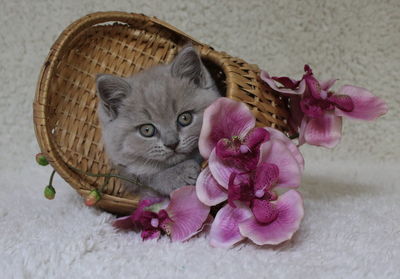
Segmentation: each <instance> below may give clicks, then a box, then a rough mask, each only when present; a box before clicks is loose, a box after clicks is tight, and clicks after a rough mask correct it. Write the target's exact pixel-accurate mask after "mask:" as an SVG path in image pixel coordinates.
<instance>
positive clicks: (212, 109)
mask: <svg viewBox="0 0 400 279" xmlns="http://www.w3.org/2000/svg"><path fill="white" fill-rule="evenodd" d="M255 124H256V119H255V118H254V116H253V114H252V113H251V111H250V110H249V108H248V107H247V106H246V105H245V104H244V103H242V102H237V101H234V100H231V99H229V98H219V99H217V100H216V101H215V102H214V103H212V104H211V105H210V106H209V107H208V108H207V109H206V110H205V111H204V116H203V126H202V127H201V133H200V138H199V150H200V154H201V155H202V156H203V157H204V158H205V159H208V157H209V156H210V153H211V151H212V150H213V149H214V147H215V145H216V144H217V142H218V141H219V140H220V139H222V138H227V139H230V138H232V136H239V137H241V138H243V137H244V136H245V135H246V134H247V133H248V132H249V131H250V130H251V129H252V128H253V127H254V126H255Z"/></svg>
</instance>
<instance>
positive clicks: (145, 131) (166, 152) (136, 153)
mask: <svg viewBox="0 0 400 279" xmlns="http://www.w3.org/2000/svg"><path fill="white" fill-rule="evenodd" d="M96 86H97V92H98V96H99V97H100V102H99V107H98V113H99V118H100V122H101V125H102V131H103V142H104V145H105V150H106V152H107V154H108V156H109V158H110V159H111V161H112V163H113V164H114V165H115V166H116V168H117V169H118V170H119V171H120V173H121V174H122V175H125V176H135V177H137V178H139V180H140V182H141V183H142V184H144V185H147V186H149V187H150V188H151V189H152V190H150V191H149V190H148V188H147V189H146V190H145V189H144V188H142V189H141V188H140V187H139V186H135V185H127V186H128V187H129V190H131V192H134V193H138V194H141V195H160V194H161V195H168V194H169V193H170V192H171V191H172V190H174V189H177V188H179V187H181V186H184V185H194V184H195V182H196V179H197V176H198V174H199V172H200V162H201V157H200V154H199V152H198V149H197V145H198V138H199V135H200V130H201V125H202V119H203V112H204V109H205V108H206V107H207V106H209V105H210V104H211V103H212V102H213V101H214V100H215V99H216V98H218V97H220V96H219V94H218V90H217V88H216V86H215V83H214V81H213V80H212V78H211V76H210V74H209V72H208V71H207V69H206V68H205V67H204V65H203V63H202V62H201V59H200V56H199V55H198V53H197V52H196V50H195V49H194V48H193V47H192V46H188V47H185V48H184V49H183V50H182V51H181V52H180V53H179V54H178V55H177V57H176V58H175V59H174V60H173V62H172V63H171V64H168V65H158V66H155V67H153V68H150V69H148V70H145V71H143V72H140V73H138V74H136V75H134V76H132V77H131V78H121V77H117V76H114V75H108V74H101V75H98V76H97V78H96ZM153 190H154V191H153Z"/></svg>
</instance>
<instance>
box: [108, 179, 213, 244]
mask: <svg viewBox="0 0 400 279" xmlns="http://www.w3.org/2000/svg"><path fill="white" fill-rule="evenodd" d="M209 212H210V208H209V207H208V206H206V205H204V204H203V203H201V202H200V201H199V200H198V198H197V196H196V191H195V187H194V186H185V187H181V188H179V189H177V190H175V191H173V192H172V193H171V195H170V201H169V202H168V201H167V200H162V199H159V198H149V199H144V200H141V201H140V202H139V205H138V208H137V209H136V210H135V212H134V213H133V214H132V215H130V216H126V217H122V218H118V219H117V220H116V221H115V222H114V224H113V225H114V226H115V227H117V228H119V229H136V230H141V231H142V233H141V236H142V238H143V240H148V239H157V238H159V237H160V235H161V234H163V233H165V234H167V235H169V236H170V237H171V240H172V241H185V240H187V239H189V238H190V237H192V236H193V235H195V234H197V233H198V232H200V231H201V229H202V226H203V223H204V222H205V221H206V219H207V217H208V214H209Z"/></svg>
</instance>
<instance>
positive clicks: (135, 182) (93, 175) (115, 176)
mask: <svg viewBox="0 0 400 279" xmlns="http://www.w3.org/2000/svg"><path fill="white" fill-rule="evenodd" d="M67 166H68V167H69V168H70V169H72V170H74V171H76V172H78V173H80V174H84V175H87V176H92V177H105V178H106V181H105V183H107V182H108V181H109V179H110V178H112V177H114V178H118V179H121V180H124V181H128V182H130V183H132V184H136V185H139V186H140V187H142V188H148V189H150V187H148V186H146V185H143V184H142V183H140V182H139V179H138V178H135V179H130V178H128V177H125V176H122V175H119V174H112V173H91V172H84V171H82V170H80V169H77V168H74V167H73V166H70V165H68V164H67ZM105 183H104V184H105ZM104 186H105V185H103V187H102V188H104ZM102 190H103V189H102Z"/></svg>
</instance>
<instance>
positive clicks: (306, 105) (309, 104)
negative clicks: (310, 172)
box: [261, 65, 388, 148]
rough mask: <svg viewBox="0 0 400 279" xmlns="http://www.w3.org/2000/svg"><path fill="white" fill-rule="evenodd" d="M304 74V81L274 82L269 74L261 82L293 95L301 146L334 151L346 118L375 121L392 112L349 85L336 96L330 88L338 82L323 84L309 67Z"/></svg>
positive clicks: (294, 124)
mask: <svg viewBox="0 0 400 279" xmlns="http://www.w3.org/2000/svg"><path fill="white" fill-rule="evenodd" d="M304 70H305V72H306V73H305V74H304V75H303V77H302V79H301V80H300V81H294V80H292V79H290V78H288V77H280V78H276V77H273V78H271V77H269V75H268V73H266V72H262V73H261V79H262V80H263V81H264V82H265V83H266V84H267V85H268V86H270V87H271V88H272V89H273V90H275V91H277V92H280V93H282V94H284V95H286V96H289V95H290V98H289V100H290V109H291V118H290V119H289V123H290V124H291V125H292V127H293V128H295V129H297V130H298V131H299V144H300V145H301V144H304V143H309V144H312V145H319V146H324V147H328V148H332V147H334V146H336V145H337V143H338V142H339V141H340V138H341V134H342V118H341V117H342V116H346V117H349V118H354V119H361V120H374V119H376V118H378V117H379V116H381V115H383V114H385V113H386V112H387V110H388V108H387V105H386V104H385V102H383V101H382V100H381V99H379V98H378V97H376V96H374V95H372V93H371V92H369V91H367V90H366V89H364V88H361V87H356V86H350V85H345V86H343V87H341V88H340V89H339V90H338V93H335V92H333V91H331V90H330V88H331V87H332V86H333V84H334V83H335V82H336V79H331V80H328V81H325V82H319V81H318V80H317V79H316V78H315V77H314V75H313V72H312V70H311V68H310V67H309V66H308V65H305V66H304ZM288 80H291V81H292V83H290V82H288ZM277 81H278V82H279V83H280V86H278V85H277V84H276V82H277ZM300 84H304V85H305V87H304V90H302V89H303V88H302V87H301V88H299V89H301V90H299V89H297V90H294V89H293V88H294V87H295V86H296V85H298V86H300Z"/></svg>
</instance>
